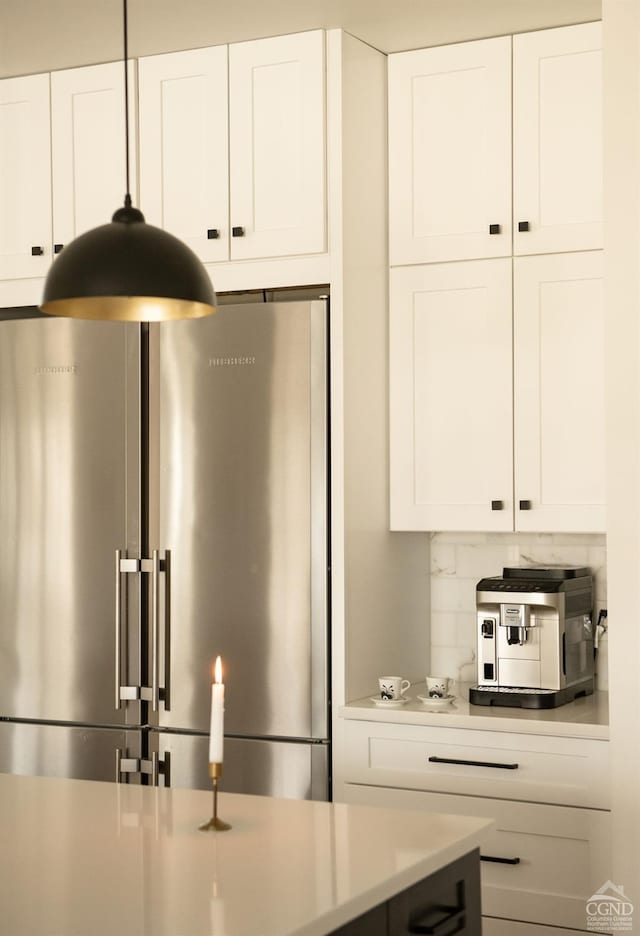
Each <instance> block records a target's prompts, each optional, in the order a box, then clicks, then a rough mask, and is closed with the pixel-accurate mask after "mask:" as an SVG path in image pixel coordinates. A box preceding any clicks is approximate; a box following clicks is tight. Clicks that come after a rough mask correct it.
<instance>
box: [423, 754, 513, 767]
mask: <svg viewBox="0 0 640 936" xmlns="http://www.w3.org/2000/svg"><path fill="white" fill-rule="evenodd" d="M429 763H430V764H461V765H462V766H464V767H495V768H497V769H498V770H517V769H518V767H519V766H520V764H500V763H497V762H494V761H479V760H460V759H459V758H457V757H437V756H436V755H435V754H434V755H433V756H432V757H430V758H429Z"/></svg>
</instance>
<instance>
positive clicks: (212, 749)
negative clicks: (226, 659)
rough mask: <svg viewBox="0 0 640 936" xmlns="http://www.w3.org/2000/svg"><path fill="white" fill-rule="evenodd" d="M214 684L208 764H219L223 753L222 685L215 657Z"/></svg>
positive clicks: (219, 661)
mask: <svg viewBox="0 0 640 936" xmlns="http://www.w3.org/2000/svg"><path fill="white" fill-rule="evenodd" d="M214 675H215V682H213V683H212V684H211V730H210V733H209V763H210V764H221V763H222V758H223V753H224V683H223V682H222V661H221V659H220V657H216V665H215V674H214Z"/></svg>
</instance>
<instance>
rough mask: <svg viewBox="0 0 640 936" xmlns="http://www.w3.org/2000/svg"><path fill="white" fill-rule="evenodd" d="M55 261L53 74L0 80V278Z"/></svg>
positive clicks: (41, 270) (31, 272)
mask: <svg viewBox="0 0 640 936" xmlns="http://www.w3.org/2000/svg"><path fill="white" fill-rule="evenodd" d="M50 264H51V133H50V119H49V75H30V76H28V77H26V78H8V79H5V80H4V81H0V278H2V279H12V278H14V277H16V278H22V277H31V276H44V274H45V273H46V271H47V269H48V267H49V265H50Z"/></svg>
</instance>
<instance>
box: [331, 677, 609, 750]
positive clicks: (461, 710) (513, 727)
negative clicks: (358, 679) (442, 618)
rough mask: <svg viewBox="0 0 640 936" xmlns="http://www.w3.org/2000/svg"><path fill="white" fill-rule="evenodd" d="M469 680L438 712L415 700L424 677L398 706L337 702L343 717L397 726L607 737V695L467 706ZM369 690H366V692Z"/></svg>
mask: <svg viewBox="0 0 640 936" xmlns="http://www.w3.org/2000/svg"><path fill="white" fill-rule="evenodd" d="M470 685H471V684H470V683H463V684H460V685H457V686H456V685H454V686H453V689H452V690H451V692H452V694H453V695H455V696H456V698H455V701H454V702H453V703H451V704H450V705H449V707H448V708H447V709H446V710H445V711H444V712H430V711H428V710H427V709H426V707H425V706H424V705H423V703H422V702H420V700H419V699H418V695H426V686H425V683H424V682H419V683H414V684H412V685H411V686H410V687H409V689H408V690H407V692H406V695H407V696H408V697H411V701H410V702H408V703H407V704H406V705H402V706H401V707H400V708H395V707H393V708H392V707H389V708H383V707H381V706H379V705H375V704H374V703H373V702H372V701H371V699H370V698H369V696H366V697H365V698H363V699H357V700H355V701H353V702H349V703H348V704H347V705H343V706H342V707H341V708H340V709H339V714H340V715H341V716H342V717H343V718H356V719H360V720H363V719H364V720H366V721H383V722H395V723H397V724H402V725H437V726H438V727H439V728H442V727H445V726H446V727H448V728H476V729H481V730H485V731H515V732H519V733H525V734H543V735H555V736H560V737H568V738H594V739H597V740H598V739H599V740H605V741H606V740H608V738H609V694H608V693H607V692H594V693H593V695H590V696H584V697H583V698H580V699H576V700H575V701H574V702H568V703H567V704H566V705H560V706H558V708H555V709H520V708H509V707H505V706H500V707H498V706H488V705H470V703H469V687H470ZM373 695H374V692H373V691H372V692H371V696H373Z"/></svg>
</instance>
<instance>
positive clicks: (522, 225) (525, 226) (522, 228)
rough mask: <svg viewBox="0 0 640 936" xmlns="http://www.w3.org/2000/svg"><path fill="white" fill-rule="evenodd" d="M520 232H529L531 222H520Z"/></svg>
mask: <svg viewBox="0 0 640 936" xmlns="http://www.w3.org/2000/svg"><path fill="white" fill-rule="evenodd" d="M518 230H519V231H528V230H529V222H528V221H518Z"/></svg>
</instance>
